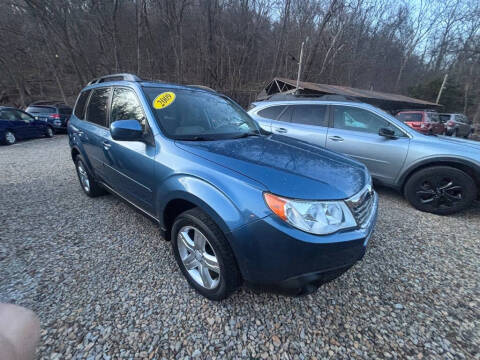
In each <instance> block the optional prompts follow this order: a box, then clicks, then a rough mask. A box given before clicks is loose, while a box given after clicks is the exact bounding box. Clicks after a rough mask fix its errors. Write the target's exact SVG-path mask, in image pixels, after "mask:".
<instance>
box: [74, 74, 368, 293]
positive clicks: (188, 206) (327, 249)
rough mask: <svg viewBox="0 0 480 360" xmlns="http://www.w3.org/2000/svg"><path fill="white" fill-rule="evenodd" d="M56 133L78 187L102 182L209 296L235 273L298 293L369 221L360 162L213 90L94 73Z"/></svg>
mask: <svg viewBox="0 0 480 360" xmlns="http://www.w3.org/2000/svg"><path fill="white" fill-rule="evenodd" d="M68 134H69V138H70V146H71V154H72V159H73V161H74V162H75V166H76V169H77V173H78V177H79V180H80V184H81V187H82V189H83V190H84V192H85V193H86V194H87V195H89V196H92V197H93V196H97V195H100V194H102V193H103V192H104V190H105V189H106V190H108V191H109V192H111V193H113V194H116V195H118V196H119V197H120V198H122V199H124V200H125V201H126V202H128V203H130V204H131V205H132V206H134V207H135V208H137V209H138V210H140V211H141V212H142V213H144V214H145V215H147V216H148V217H150V218H151V219H153V220H154V221H156V222H157V223H158V224H159V227H160V229H161V230H162V231H163V233H164V237H165V238H166V239H168V240H171V243H172V247H173V253H174V256H175V258H176V260H177V262H178V265H179V267H180V269H181V271H182V272H183V274H184V275H185V277H186V278H187V280H188V282H189V283H190V285H191V286H192V287H194V288H195V289H196V290H197V291H198V292H200V293H201V294H202V295H204V296H206V297H207V298H209V299H213V300H220V299H223V298H225V297H227V296H228V295H229V294H230V293H231V292H232V291H233V290H234V289H235V288H236V287H238V286H239V285H240V284H241V283H242V282H246V283H248V284H251V285H254V286H259V287H264V288H271V287H272V286H273V287H276V288H281V289H286V290H288V291H289V292H292V291H294V292H296V293H302V292H304V293H305V292H310V291H312V290H313V289H316V288H317V287H318V285H320V284H322V283H324V282H326V281H328V280H331V279H332V278H334V277H336V276H338V275H339V274H341V273H342V272H344V271H345V270H346V269H348V268H349V267H351V266H352V265H353V264H354V263H355V262H356V261H357V260H359V259H360V258H362V256H363V255H364V253H365V249H366V246H367V243H368V240H369V238H370V236H371V234H372V231H373V228H374V225H375V221H376V214H377V195H376V193H375V192H374V191H373V190H372V184H371V177H370V175H369V173H368V171H367V169H366V168H365V166H364V165H362V164H360V163H358V162H356V161H354V160H352V159H350V158H347V157H345V156H343V155H339V154H337V153H334V152H331V151H328V150H325V149H323V148H320V147H317V146H313V145H310V144H307V143H305V142H302V141H298V140H294V139H290V138H287V137H284V136H279V135H271V134H268V133H263V132H262V130H261V129H260V128H259V126H258V125H257V124H256V122H255V121H254V120H252V118H250V116H249V115H248V114H247V113H246V112H245V111H244V110H243V109H242V108H240V106H238V105H237V104H236V103H235V102H233V101H232V100H230V99H229V98H227V97H225V96H223V95H220V94H218V93H215V92H213V91H208V90H204V89H198V88H194V87H187V86H178V85H173V84H166V83H156V82H147V81H142V80H140V79H138V78H137V77H135V76H134V75H129V74H120V75H110V76H106V77H102V78H99V79H95V80H93V81H92V82H91V83H90V84H89V85H88V86H87V87H86V88H85V89H83V90H82V92H81V93H80V95H79V97H78V100H77V103H76V106H75V110H74V114H73V115H72V117H71V119H70V122H69V125H68Z"/></svg>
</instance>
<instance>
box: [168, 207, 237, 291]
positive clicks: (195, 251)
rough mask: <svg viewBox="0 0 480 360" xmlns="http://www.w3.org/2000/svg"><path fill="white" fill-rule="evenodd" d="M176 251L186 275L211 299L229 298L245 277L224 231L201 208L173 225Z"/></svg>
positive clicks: (196, 288)
mask: <svg viewBox="0 0 480 360" xmlns="http://www.w3.org/2000/svg"><path fill="white" fill-rule="evenodd" d="M171 234H172V235H171V243H172V248H173V253H174V255H175V259H176V261H177V264H178V266H179V267H180V269H181V271H182V273H183V275H184V276H185V277H186V279H187V281H188V283H189V284H190V286H192V287H193V288H194V289H195V290H196V291H198V292H199V293H200V294H201V295H203V296H205V297H206V298H208V299H210V300H223V299H225V298H227V297H228V296H229V295H230V294H231V293H232V292H233V291H234V290H235V289H236V288H237V287H238V286H239V284H240V282H241V277H240V272H239V270H238V267H237V264H236V261H235V258H234V256H233V253H232V250H231V249H230V246H229V245H228V243H227V240H226V239H225V236H224V234H223V232H222V231H221V230H220V228H219V227H218V226H217V224H215V222H213V220H212V219H211V218H210V217H209V216H208V215H207V214H205V213H204V212H203V211H201V210H200V209H198V208H194V209H191V210H188V211H185V212H184V213H182V214H180V215H179V216H178V217H177V218H176V220H175V222H174V224H173V227H172V231H171Z"/></svg>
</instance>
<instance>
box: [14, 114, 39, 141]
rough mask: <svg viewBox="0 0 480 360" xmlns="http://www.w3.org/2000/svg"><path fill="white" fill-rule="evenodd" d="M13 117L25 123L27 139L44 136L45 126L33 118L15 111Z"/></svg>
mask: <svg viewBox="0 0 480 360" xmlns="http://www.w3.org/2000/svg"><path fill="white" fill-rule="evenodd" d="M15 115H16V116H17V119H18V120H19V121H22V122H24V123H25V127H26V129H27V132H28V136H29V137H41V136H43V135H45V125H44V123H42V122H40V121H38V120H35V118H34V117H33V116H32V115H30V114H27V113H26V112H23V111H20V110H15Z"/></svg>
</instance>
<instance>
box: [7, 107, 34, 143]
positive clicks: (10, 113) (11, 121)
mask: <svg viewBox="0 0 480 360" xmlns="http://www.w3.org/2000/svg"><path fill="white" fill-rule="evenodd" d="M1 113H2V114H1V115H2V120H6V121H8V126H6V127H8V128H9V129H10V130H11V131H13V132H14V134H15V137H16V138H17V139H28V138H29V137H30V136H29V133H30V129H29V127H28V124H27V123H25V121H22V120H20V119H19V117H18V116H17V113H16V111H15V110H14V109H3V110H2V112H1Z"/></svg>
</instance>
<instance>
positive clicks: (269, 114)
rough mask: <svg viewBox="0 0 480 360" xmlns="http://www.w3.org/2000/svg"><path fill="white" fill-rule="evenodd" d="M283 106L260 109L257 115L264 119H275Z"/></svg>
mask: <svg viewBox="0 0 480 360" xmlns="http://www.w3.org/2000/svg"><path fill="white" fill-rule="evenodd" d="M285 107H286V106H285V105H277V106H270V107H268V108H266V109H263V110H260V111H259V112H258V113H257V115H258V116H260V117H262V118H265V119H276V118H277V117H278V115H280V113H281V112H282V111H283V109H285Z"/></svg>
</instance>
